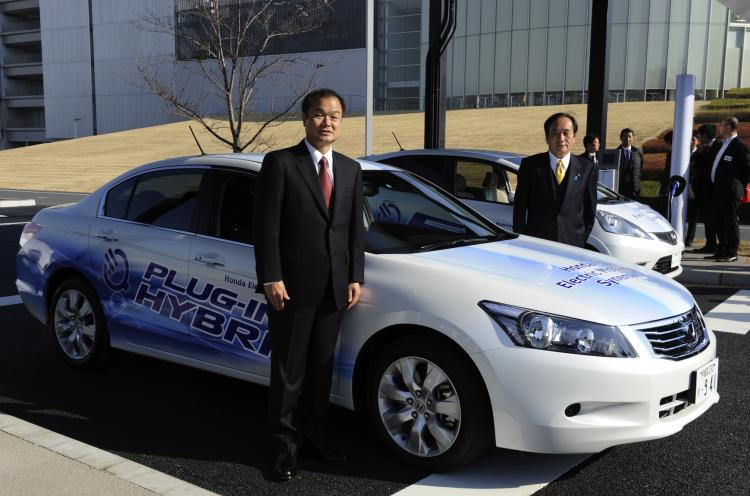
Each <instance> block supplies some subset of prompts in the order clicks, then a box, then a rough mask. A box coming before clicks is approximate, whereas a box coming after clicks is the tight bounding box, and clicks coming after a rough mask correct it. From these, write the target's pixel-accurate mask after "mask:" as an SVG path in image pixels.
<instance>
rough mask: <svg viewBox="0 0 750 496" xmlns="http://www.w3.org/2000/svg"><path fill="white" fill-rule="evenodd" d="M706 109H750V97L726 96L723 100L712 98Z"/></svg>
mask: <svg viewBox="0 0 750 496" xmlns="http://www.w3.org/2000/svg"><path fill="white" fill-rule="evenodd" d="M704 109H705V110H719V109H748V110H750V98H724V99H723V100H711V101H710V102H709V103H708V104H707V105H706V106H705V107H704Z"/></svg>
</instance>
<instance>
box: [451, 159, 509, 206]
mask: <svg viewBox="0 0 750 496" xmlns="http://www.w3.org/2000/svg"><path fill="white" fill-rule="evenodd" d="M456 196H457V197H459V198H467V199H470V200H479V201H486V202H492V203H504V204H506V205H507V204H509V203H510V201H509V198H508V185H507V181H506V177H505V170H504V169H503V168H502V167H500V166H497V165H493V164H488V163H485V162H476V161H473V160H467V159H459V160H457V161H456Z"/></svg>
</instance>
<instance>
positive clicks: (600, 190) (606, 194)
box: [596, 184, 631, 204]
mask: <svg viewBox="0 0 750 496" xmlns="http://www.w3.org/2000/svg"><path fill="white" fill-rule="evenodd" d="M629 201H631V200H628V199H627V198H625V197H624V196H622V195H621V194H619V193H616V192H614V191H612V190H611V189H609V188H608V187H606V186H603V185H601V184H597V185H596V202H597V203H610V204H611V203H625V202H629Z"/></svg>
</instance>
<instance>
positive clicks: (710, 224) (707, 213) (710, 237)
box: [698, 198, 717, 249]
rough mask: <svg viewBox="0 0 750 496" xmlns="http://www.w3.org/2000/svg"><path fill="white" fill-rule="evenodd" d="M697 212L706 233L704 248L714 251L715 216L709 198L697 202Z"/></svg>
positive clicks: (715, 243)
mask: <svg viewBox="0 0 750 496" xmlns="http://www.w3.org/2000/svg"><path fill="white" fill-rule="evenodd" d="M698 205H699V207H698V210H699V211H700V215H701V218H702V219H703V227H704V230H705V231H706V246H707V247H708V248H711V249H716V245H717V242H716V214H715V213H714V210H715V208H714V205H713V201H712V200H711V198H703V199H701V200H700V201H699V202H698Z"/></svg>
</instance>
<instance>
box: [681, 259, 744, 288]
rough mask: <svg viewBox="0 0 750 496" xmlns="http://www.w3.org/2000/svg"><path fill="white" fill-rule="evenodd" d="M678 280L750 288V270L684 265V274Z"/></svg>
mask: <svg viewBox="0 0 750 496" xmlns="http://www.w3.org/2000/svg"><path fill="white" fill-rule="evenodd" d="M676 279H677V281H678V282H681V283H688V284H705V285H710V286H730V287H738V288H750V271H741V272H729V271H724V270H705V269H694V268H691V267H685V266H684V265H683V266H682V274H680V275H679V276H677V278H676Z"/></svg>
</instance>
